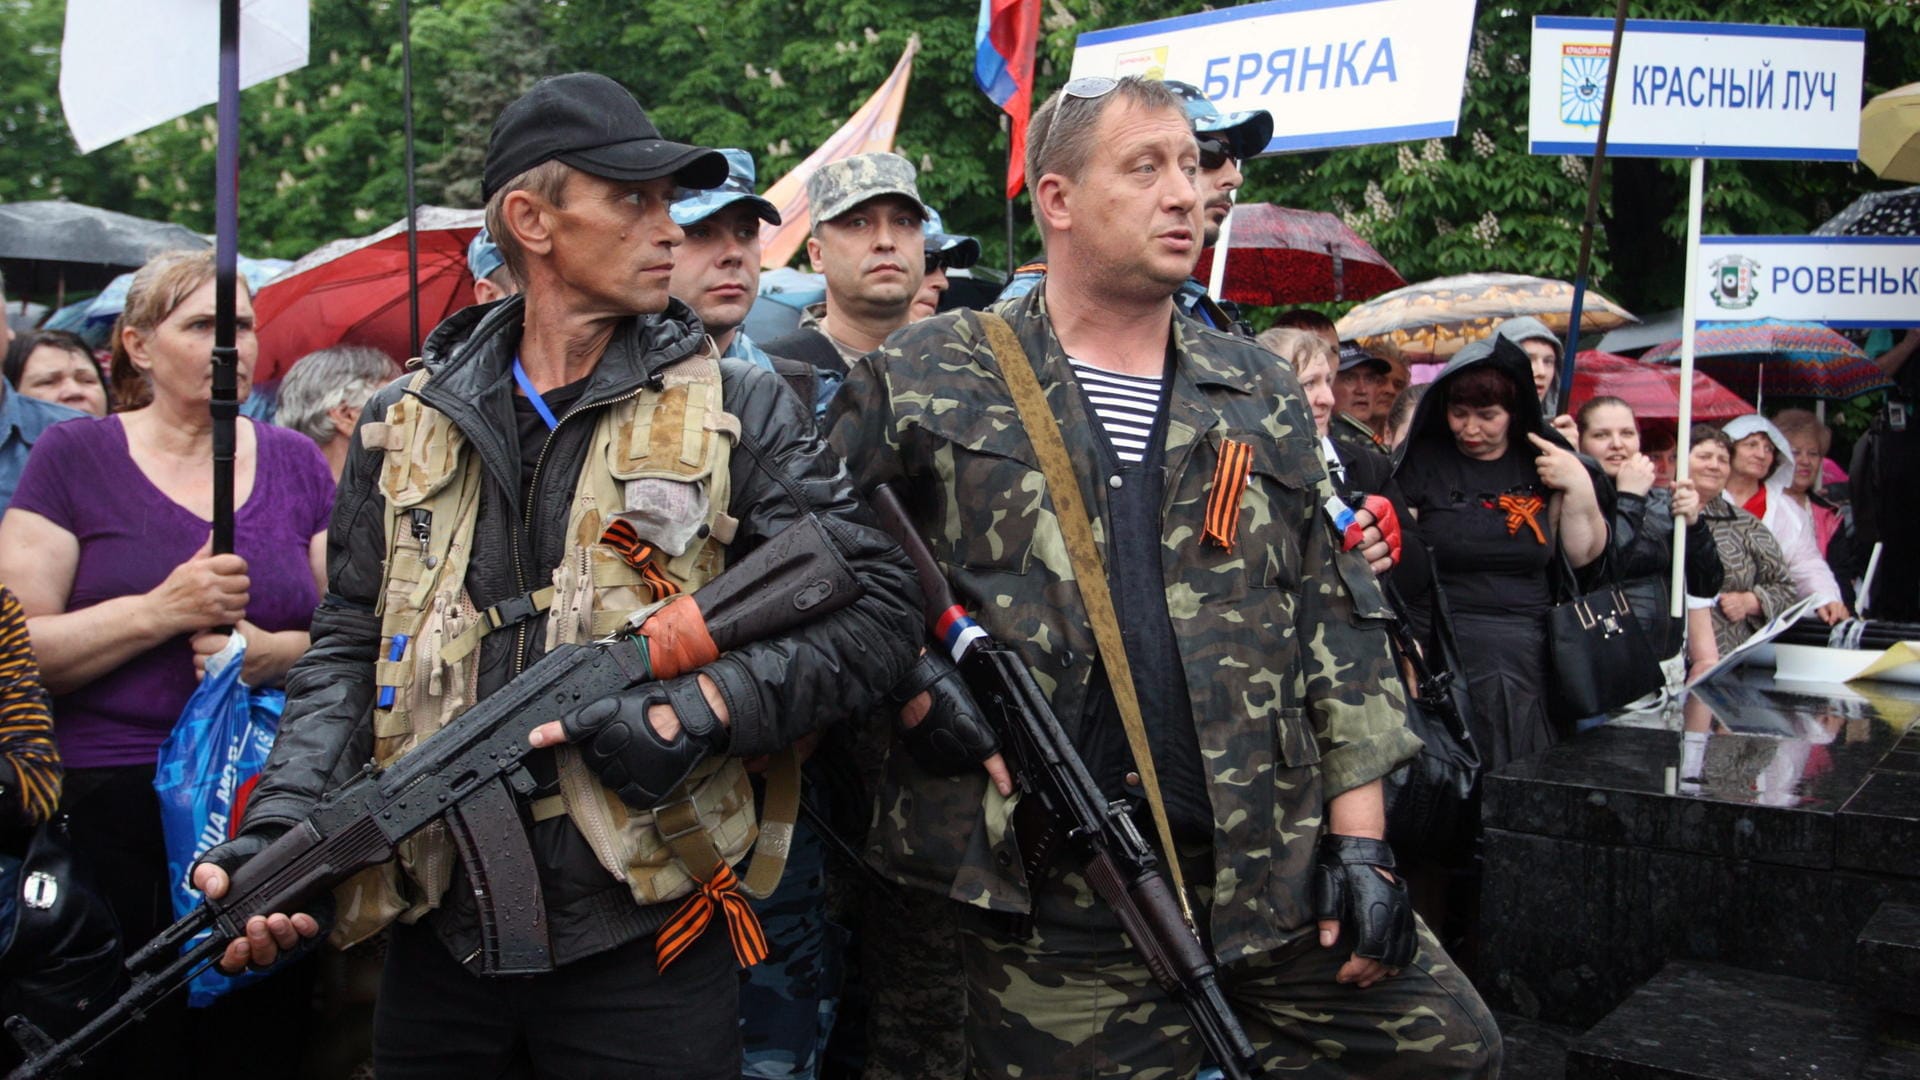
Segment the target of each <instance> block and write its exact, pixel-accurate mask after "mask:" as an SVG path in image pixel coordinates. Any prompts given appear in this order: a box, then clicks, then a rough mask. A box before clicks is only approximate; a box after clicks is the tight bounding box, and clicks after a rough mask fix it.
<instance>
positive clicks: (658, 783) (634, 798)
mask: <svg viewBox="0 0 1920 1080" xmlns="http://www.w3.org/2000/svg"><path fill="white" fill-rule="evenodd" d="M699 680H700V676H698V675H682V676H680V677H679V678H677V679H667V680H664V681H661V682H650V683H647V684H645V685H643V686H638V687H635V688H634V689H632V690H628V691H626V692H625V693H622V694H616V695H615V696H613V697H610V698H602V699H601V700H599V701H596V702H594V703H593V704H591V705H586V706H582V707H581V708H578V709H575V710H574V711H573V712H570V713H568V714H567V715H566V716H565V717H563V718H561V720H560V727H561V729H562V730H563V731H565V732H566V735H567V741H568V742H570V743H573V744H574V745H575V746H578V747H579V748H580V754H581V756H582V757H583V758H585V759H586V762H587V764H588V765H589V766H591V767H592V768H593V771H595V772H597V773H599V774H600V780H601V782H602V783H604V784H606V785H607V787H609V788H611V789H613V791H614V793H615V794H617V795H619V796H620V800H621V801H622V802H624V803H626V804H627V805H628V806H631V807H633V808H635V809H636V810H649V809H652V808H653V807H655V806H658V805H660V804H661V803H662V802H665V801H666V798H667V796H668V795H669V794H670V793H671V792H672V791H673V789H674V788H677V787H679V786H680V783H681V781H683V780H685V779H686V778H687V777H688V776H689V775H690V774H691V773H692V772H693V770H694V767H695V766H697V765H699V764H700V762H701V761H702V760H703V759H705V758H706V756H707V755H708V754H710V753H717V752H720V751H723V750H725V749H726V748H727V729H726V727H725V726H724V725H722V724H721V723H720V718H719V717H718V716H715V715H714V713H713V707H712V706H710V705H708V704H707V696H706V695H705V694H702V693H701V692H700V681H699ZM654 705H670V706H672V707H673V711H674V714H675V715H677V716H678V717H679V718H680V732H679V734H677V735H675V736H674V737H673V738H672V739H670V740H669V739H662V738H661V737H660V735H659V733H658V732H656V731H654V730H653V725H652V724H651V723H648V722H647V710H648V709H649V708H650V707H652V706H654Z"/></svg>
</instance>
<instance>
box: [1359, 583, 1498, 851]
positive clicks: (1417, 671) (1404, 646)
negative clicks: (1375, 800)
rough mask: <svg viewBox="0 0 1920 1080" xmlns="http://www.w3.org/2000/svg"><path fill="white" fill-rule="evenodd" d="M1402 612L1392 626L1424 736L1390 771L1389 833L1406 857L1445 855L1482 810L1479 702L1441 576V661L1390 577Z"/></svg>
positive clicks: (1412, 727) (1437, 613) (1411, 710)
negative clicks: (1428, 653) (1432, 656)
mask: <svg viewBox="0 0 1920 1080" xmlns="http://www.w3.org/2000/svg"><path fill="white" fill-rule="evenodd" d="M1382 584H1383V585H1384V586H1385V588H1386V593H1387V599H1388V601H1389V602H1390V603H1392V604H1393V608H1394V611H1395V613H1396V614H1398V615H1399V618H1398V619H1396V620H1394V622H1393V623H1392V624H1391V626H1390V628H1389V633H1390V635H1391V638H1392V641H1393V645H1394V650H1395V651H1396V652H1397V653H1399V655H1400V657H1401V659H1402V660H1404V661H1405V663H1406V664H1407V665H1408V666H1409V667H1410V668H1411V669H1412V670H1413V673H1414V685H1413V686H1412V687H1409V690H1410V691H1412V694H1411V695H1410V696H1409V698H1408V700H1407V729H1408V730H1409V731H1412V732H1413V733H1414V734H1415V735H1417V736H1419V738H1420V742H1421V749H1420V753H1419V755H1418V756H1416V757H1414V758H1413V759H1412V760H1410V761H1407V762H1405V763H1403V764H1402V765H1401V766H1400V767H1399V768H1397V769H1395V770H1394V771H1393V772H1391V773H1388V774H1387V777H1386V783H1385V787H1386V791H1385V796H1386V803H1387V840H1388V842H1389V843H1391V844H1392V845H1393V847H1394V850H1395V851H1397V852H1400V853H1401V855H1402V856H1403V857H1407V858H1412V857H1415V856H1428V857H1435V858H1440V859H1445V858H1447V857H1449V856H1451V855H1454V854H1456V853H1458V852H1460V851H1462V850H1464V848H1465V847H1466V845H1467V844H1468V843H1469V842H1470V841H1471V840H1472V837H1473V827H1474V823H1475V819H1476V817H1477V815H1478V809H1477V806H1476V803H1475V799H1474V794H1475V791H1474V789H1475V785H1477V784H1478V783H1479V779H1480V752H1479V749H1478V748H1477V747H1475V746H1474V742H1473V733H1472V729H1471V728H1470V727H1469V726H1468V723H1467V716H1468V713H1469V712H1470V711H1471V709H1472V708H1473V706H1472V702H1471V700H1470V699H1469V698H1468V696H1467V687H1466V682H1465V680H1464V679H1463V678H1462V677H1461V675H1460V674H1459V672H1460V671H1461V670H1462V669H1461V667H1460V662H1459V657H1458V654H1457V652H1456V650H1455V647H1454V641H1453V630H1452V628H1451V627H1450V626H1448V625H1447V624H1446V615H1445V612H1444V609H1443V606H1442V604H1441V602H1440V600H1441V598H1440V594H1439V592H1438V589H1439V582H1438V581H1437V580H1436V581H1435V582H1434V589H1435V593H1434V620H1433V621H1434V627H1435V634H1434V637H1435V638H1436V639H1437V641H1438V645H1439V651H1440V666H1438V667H1436V666H1434V665H1433V664H1430V663H1429V662H1428V660H1427V658H1426V657H1424V656H1422V655H1421V653H1420V650H1419V649H1418V648H1416V647H1415V645H1414V641H1413V635H1412V634H1411V633H1409V632H1408V630H1407V606H1406V602H1405V601H1404V600H1402V599H1401V597H1400V593H1399V590H1397V589H1395V588H1394V587H1393V585H1392V583H1391V582H1382Z"/></svg>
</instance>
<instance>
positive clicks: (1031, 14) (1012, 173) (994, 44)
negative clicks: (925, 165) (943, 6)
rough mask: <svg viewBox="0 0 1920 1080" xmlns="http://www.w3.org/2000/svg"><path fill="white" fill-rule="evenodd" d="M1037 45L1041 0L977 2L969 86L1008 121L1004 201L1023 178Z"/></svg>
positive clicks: (1020, 183)
mask: <svg viewBox="0 0 1920 1080" xmlns="http://www.w3.org/2000/svg"><path fill="white" fill-rule="evenodd" d="M1039 40H1040V0H980V24H979V25H978V26H977V27H975V29H974V32H973V50H974V51H973V81H974V82H976V83H978V84H979V85H980V89H981V91H982V92H983V93H985V94H986V95H987V97H988V98H990V99H992V101H993V103H994V104H995V105H998V106H999V107H1000V109H1001V111H1002V112H1005V113H1006V114H1007V117H1008V119H1009V120H1010V121H1011V122H1012V123H1011V126H1012V128H1013V146H1012V148H1011V150H1010V152H1009V156H1008V158H1007V198H1009V199H1011V198H1013V197H1014V196H1015V195H1018V194H1020V188H1021V187H1022V186H1024V185H1025V183H1026V179H1027V175H1026V174H1027V170H1026V158H1027V118H1028V117H1029V116H1031V115H1032V113H1033V53H1034V47H1035V46H1036V45H1037V44H1038V43H1039Z"/></svg>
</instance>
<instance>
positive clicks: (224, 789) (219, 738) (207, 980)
mask: <svg viewBox="0 0 1920 1080" xmlns="http://www.w3.org/2000/svg"><path fill="white" fill-rule="evenodd" d="M245 658H246V639H245V638H243V637H241V636H240V635H239V634H234V635H232V636H231V637H229V638H228V639H227V645H226V647H225V648H223V649H221V650H220V651H219V652H218V653H216V654H214V655H213V656H211V657H209V658H208V659H207V677H206V678H205V679H202V680H201V682H200V686H199V687H198V688H197V689H195V690H194V692H193V696H192V697H190V698H188V699H187V706H186V708H185V709H182V710H181V712H180V719H179V720H178V721H176V722H175V723H174V725H173V732H172V734H170V735H168V736H167V741H166V742H164V743H162V744H161V745H160V763H159V770H158V771H157V772H156V773H155V774H154V778H153V788H154V791H156V792H157V793H158V794H159V796H160V828H161V832H162V833H163V834H164V835H165V837H166V843H167V872H168V874H169V875H170V879H171V881H172V883H173V885H172V890H171V891H172V893H173V914H174V917H175V918H182V917H185V916H186V915H187V914H188V913H189V912H191V911H192V910H193V909H194V908H197V907H199V906H200V901H201V899H202V897H201V896H200V894H199V892H197V891H195V890H194V888H193V887H192V885H191V884H189V882H188V880H187V871H188V870H189V869H191V868H192V867H193V863H194V860H196V859H198V858H199V857H200V856H201V855H203V854H205V853H206V851H207V849H209V848H211V847H213V846H214V845H215V844H218V843H221V842H222V841H224V840H226V839H227V838H228V837H229V836H231V835H232V834H233V831H234V825H235V817H236V815H235V812H234V811H235V804H236V802H237V801H238V798H237V796H239V795H240V793H241V792H242V791H245V790H249V789H250V788H251V785H252V782H253V781H254V780H256V779H257V778H258V777H259V775H260V770H261V769H262V768H263V767H264V766H265V765H266V763H267V753H268V752H269V751H271V750H272V749H273V736H274V733H275V732H276V731H278V730H279V727H280V713H281V710H282V709H283V708H285V706H286V703H287V695H286V694H285V693H283V692H282V691H279V690H256V689H253V688H252V687H249V686H247V684H245V683H243V682H241V681H240V670H241V668H242V667H243V666H244V665H243V664H242V661H243V660H245ZM209 932H210V931H209ZM204 936H205V935H204V934H203V935H201V937H204ZM199 941H200V938H199V937H196V938H195V939H194V940H193V942H192V943H190V944H189V946H188V947H189V948H191V947H192V945H193V944H198V943H199ZM130 944H133V945H136V946H137V945H138V944H139V943H138V942H134V943H130ZM264 974H265V973H264V972H252V971H249V972H243V973H242V974H240V975H238V976H232V977H229V976H226V975H222V974H221V973H220V972H219V971H217V970H215V969H213V968H208V969H207V970H205V971H203V972H201V973H200V974H198V975H196V976H194V979H193V981H192V982H191V983H189V984H188V987H187V1000H188V1004H190V1005H192V1006H193V1007H195V1008H204V1007H205V1006H208V1005H211V1004H213V1001H214V999H215V998H217V997H219V996H220V995H221V994H224V993H226V992H227V991H229V990H231V989H233V988H234V987H236V986H245V985H246V984H247V983H250V982H252V981H254V980H256V979H259V978H261V977H262V976H263V975H264Z"/></svg>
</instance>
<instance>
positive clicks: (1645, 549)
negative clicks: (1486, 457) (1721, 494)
mask: <svg viewBox="0 0 1920 1080" xmlns="http://www.w3.org/2000/svg"><path fill="white" fill-rule="evenodd" d="M1576 419H1577V421H1578V425H1579V431H1580V452H1581V453H1583V454H1585V455H1587V456H1588V457H1591V458H1593V459H1594V460H1595V461H1598V462H1599V463H1600V468H1601V469H1602V470H1603V471H1605V472H1606V474H1607V477H1608V479H1610V480H1612V481H1613V487H1614V492H1615V497H1614V511H1613V520H1612V521H1611V522H1610V524H1611V526H1612V528H1611V530H1610V535H1609V537H1608V541H1607V543H1608V547H1609V548H1610V549H1611V554H1612V556H1613V570H1614V573H1615V574H1616V575H1618V577H1619V580H1620V591H1621V592H1623V593H1625V594H1626V597H1627V603H1629V604H1631V605H1632V606H1633V613H1634V615H1636V616H1637V617H1639V619H1640V625H1641V626H1642V627H1643V628H1645V630H1646V632H1647V644H1648V645H1650V646H1652V648H1653V654H1654V655H1655V656H1656V657H1659V658H1660V659H1661V660H1662V661H1665V660H1667V659H1669V658H1671V657H1674V656H1675V655H1676V654H1678V653H1679V652H1680V647H1681V646H1682V645H1683V644H1685V643H1686V638H1685V626H1686V624H1685V622H1684V621H1682V620H1680V619H1675V618H1673V617H1672V616H1671V615H1670V614H1669V612H1670V611H1671V610H1672V609H1671V608H1670V607H1669V602H1670V601H1669V591H1668V590H1669V589H1671V587H1672V581H1673V527H1674V519H1675V518H1679V519H1680V520H1682V521H1685V522H1686V523H1687V533H1686V537H1687V539H1686V544H1687V563H1686V575H1687V580H1686V588H1687V593H1688V594H1689V595H1691V596H1701V597H1706V596H1714V595H1716V594H1718V593H1719V592H1720V585H1721V581H1722V578H1723V577H1724V576H1725V571H1724V569H1723V568H1722V567H1721V565H1720V551H1719V549H1718V548H1717V547H1715V546H1714V542H1713V532H1712V530H1710V529H1708V528H1707V526H1706V524H1705V523H1704V522H1702V521H1701V520H1700V494H1699V492H1698V491H1697V490H1696V489H1695V488H1694V484H1693V481H1692V480H1678V481H1675V482H1674V485H1673V487H1672V488H1671V489H1667V488H1659V487H1655V486H1654V473H1655V469H1654V464H1653V461H1652V459H1651V458H1649V457H1647V455H1645V454H1643V453H1641V452H1640V426H1639V423H1638V422H1637V421H1636V420H1635V419H1634V416H1633V409H1632V407H1631V406H1629V405H1628V404H1627V403H1626V402H1624V401H1622V400H1620V399H1619V398H1617V397H1597V398H1594V399H1592V400H1591V401H1588V402H1587V403H1586V404H1585V405H1582V406H1580V413H1579V416H1578V417H1577V418H1576Z"/></svg>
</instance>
